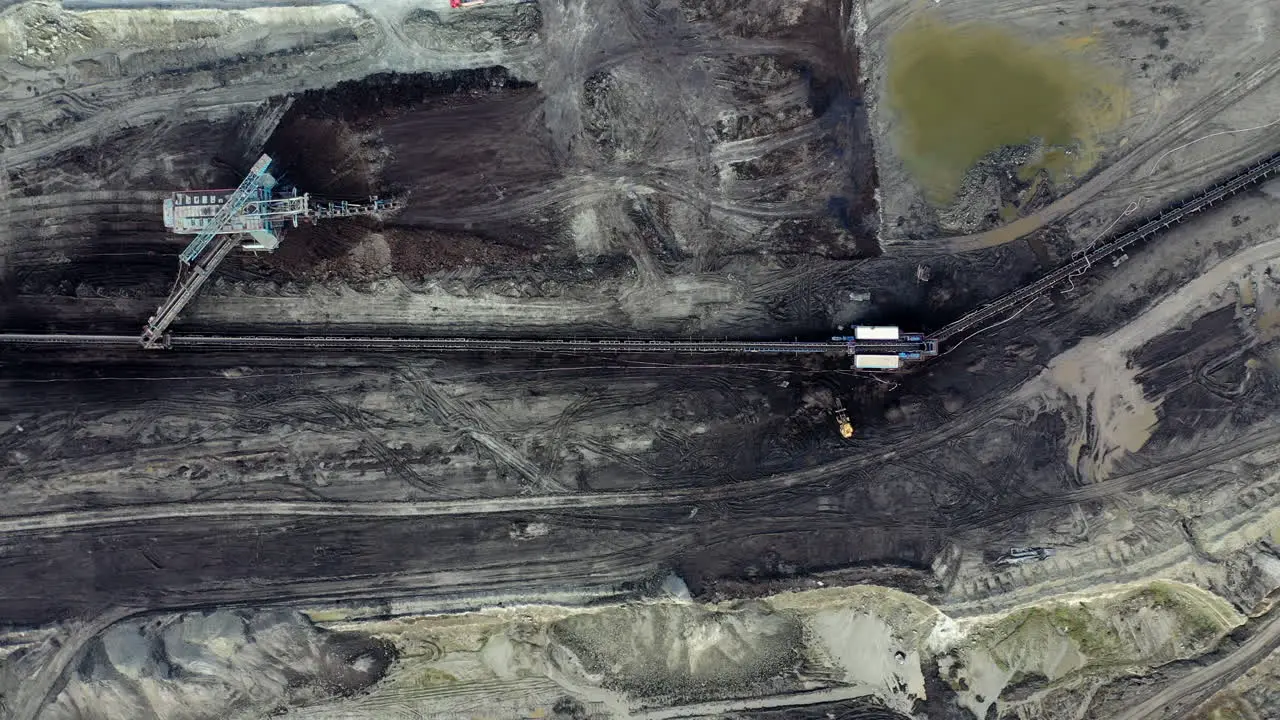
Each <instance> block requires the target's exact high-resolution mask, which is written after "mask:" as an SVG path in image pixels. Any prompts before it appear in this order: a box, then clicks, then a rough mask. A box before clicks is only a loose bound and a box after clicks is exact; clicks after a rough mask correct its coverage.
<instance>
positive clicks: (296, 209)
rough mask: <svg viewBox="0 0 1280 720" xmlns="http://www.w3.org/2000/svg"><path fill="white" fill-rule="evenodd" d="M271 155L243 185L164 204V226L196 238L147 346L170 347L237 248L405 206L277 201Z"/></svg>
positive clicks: (148, 332)
mask: <svg viewBox="0 0 1280 720" xmlns="http://www.w3.org/2000/svg"><path fill="white" fill-rule="evenodd" d="M270 167H271V157H270V156H269V155H263V156H262V157H260V158H258V160H257V162H255V163H254V164H253V167H251V168H249V173H248V174H247V175H246V176H245V178H244V180H242V181H241V182H240V185H239V187H237V188H236V189H235V190H232V191H230V193H229V194H228V192H227V191H225V190H196V191H186V192H176V193H174V194H173V197H171V198H169V199H168V200H165V202H164V221H165V226H166V227H169V228H171V229H172V230H173V231H174V232H176V233H194V234H195V238H193V239H192V240H191V242H190V243H189V244H188V245H187V247H186V248H185V249H184V250H183V251H182V254H181V255H179V256H178V257H179V260H180V263H179V265H178V279H177V281H176V282H175V283H174V286H173V290H172V291H171V292H170V294H169V297H168V299H166V300H165V302H164V304H163V305H161V306H160V307H159V308H158V309H157V310H156V313H155V314H154V315H152V316H151V317H150V318H148V319H147V324H146V326H145V327H144V328H143V330H142V338H141V342H142V346H143V347H144V348H160V347H167V346H168V340H167V335H166V331H167V330H168V329H169V326H170V325H172V324H173V323H174V321H176V320H177V319H178V314H179V313H180V312H181V311H182V309H183V308H185V307H186V306H187V303H189V302H191V300H192V299H193V298H195V296H196V293H197V292H199V290H200V288H201V286H203V285H204V283H205V282H206V281H208V279H209V278H210V277H211V276H212V275H213V272H214V271H215V270H216V269H217V267H218V265H219V264H221V263H222V261H223V260H224V259H226V257H227V255H229V254H230V253H231V251H232V250H234V249H236V248H237V247H241V248H244V249H246V250H265V251H268V252H270V251H272V250H275V249H276V247H277V246H278V245H279V244H280V237H279V234H278V233H279V231H280V230H281V229H282V228H283V227H284V226H285V225H286V224H287V223H292V224H293V225H294V227H297V225H298V219H299V218H307V219H311V220H316V219H321V218H334V217H350V216H353V215H374V216H377V215H383V214H386V213H389V212H391V211H393V210H397V209H399V208H400V207H401V205H402V203H401V202H400V201H398V200H392V201H387V200H379V199H377V198H371V199H370V201H369V202H368V203H348V202H341V203H330V202H324V203H316V204H314V205H313V204H312V203H311V199H310V196H309V195H298V194H297V193H296V192H293V193H290V194H287V195H284V196H281V197H273V192H274V190H275V187H276V179H275V178H274V177H272V176H271V174H270V173H269V172H268V170H269V169H270Z"/></svg>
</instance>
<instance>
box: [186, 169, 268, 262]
mask: <svg viewBox="0 0 1280 720" xmlns="http://www.w3.org/2000/svg"><path fill="white" fill-rule="evenodd" d="M270 166H271V157H270V156H269V155H263V156H262V157H260V158H258V161H257V162H255V163H254V164H253V167H251V168H249V174H248V175H246V176H245V178H244V180H243V181H241V183H240V187H238V188H236V189H235V192H233V193H231V197H230V198H228V199H227V201H226V203H224V204H223V205H222V207H221V208H220V209H219V210H218V212H217V214H215V215H214V216H213V218H212V219H211V220H210V221H209V223H208V226H207V227H206V228H205V229H204V230H202V231H201V232H200V233H199V234H198V235H196V237H195V239H194V240H192V241H191V242H190V244H188V245H187V247H186V249H185V250H183V251H182V254H181V255H179V256H178V258H179V259H180V260H181V261H182V262H183V264H185V265H190V264H191V263H193V262H195V259H196V258H197V257H199V256H200V253H201V252H202V251H204V249H205V248H206V247H208V245H209V242H210V241H211V240H213V238H214V237H216V236H218V235H220V234H222V230H223V228H224V227H226V225H227V224H228V223H229V222H230V221H231V219H232V218H233V217H235V216H236V215H237V214H238V213H239V212H240V211H241V210H243V209H244V206H245V205H246V204H248V202H249V201H250V200H253V199H254V198H255V196H258V195H260V191H261V190H263V184H264V181H265V182H269V186H268V187H267V188H266V190H267V192H270V190H271V187H272V186H274V185H275V180H274V179H270V176H269V175H267V168H268V167H270Z"/></svg>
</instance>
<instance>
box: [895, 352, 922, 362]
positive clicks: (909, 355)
mask: <svg viewBox="0 0 1280 720" xmlns="http://www.w3.org/2000/svg"><path fill="white" fill-rule="evenodd" d="M898 357H900V358H902V359H903V360H919V359H920V353H918V352H900V353H898Z"/></svg>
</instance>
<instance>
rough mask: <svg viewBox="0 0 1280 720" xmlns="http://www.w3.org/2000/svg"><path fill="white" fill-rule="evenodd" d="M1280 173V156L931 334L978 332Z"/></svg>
mask: <svg viewBox="0 0 1280 720" xmlns="http://www.w3.org/2000/svg"><path fill="white" fill-rule="evenodd" d="M1277 172H1280V154H1277V155H1273V156H1271V157H1270V158H1268V159H1266V160H1264V161H1262V162H1260V163H1258V164H1256V165H1252V166H1250V167H1248V168H1246V169H1245V170H1244V171H1243V172H1240V173H1238V174H1236V175H1235V176H1233V177H1232V178H1230V179H1228V180H1225V181H1223V182H1220V183H1218V184H1216V185H1214V186H1213V187H1210V188H1209V189H1207V190H1205V191H1204V192H1202V193H1200V194H1199V195H1196V196H1195V197H1193V198H1191V199H1189V200H1187V201H1186V202H1183V203H1180V204H1178V205H1175V206H1173V207H1171V208H1169V209H1167V210H1165V211H1164V212H1162V213H1160V214H1159V215H1157V216H1155V217H1154V218H1152V219H1150V220H1148V221H1146V222H1144V223H1142V224H1141V225H1139V226H1138V227H1136V228H1134V229H1133V230H1130V231H1129V232H1127V233H1124V234H1123V235H1121V236H1119V237H1117V238H1116V239H1114V240H1112V241H1110V242H1108V243H1105V244H1103V245H1101V246H1100V247H1098V248H1097V249H1095V250H1093V251H1092V252H1089V253H1086V254H1085V255H1082V256H1080V257H1079V258H1077V259H1076V260H1074V261H1072V262H1070V263H1067V264H1066V265H1063V266H1062V267H1059V268H1057V269H1056V270H1054V271H1053V272H1050V273H1049V274H1048V275H1045V276H1044V277H1042V278H1040V279H1038V280H1036V281H1034V282H1031V283H1028V284H1026V285H1023V286H1022V287H1020V288H1018V289H1017V290H1014V291H1012V292H1010V293H1009V294H1007V295H1004V296H1002V297H999V298H997V299H995V300H992V301H991V302H989V303H987V304H986V305H983V306H982V307H980V308H978V309H977V310H974V311H973V312H971V313H969V314H968V315H965V316H964V317H962V318H960V319H959V320H956V321H955V322H953V323H951V324H950V325H947V326H946V327H944V328H942V329H941V330H939V331H938V332H936V333H934V334H933V335H932V339H934V340H937V341H939V342H942V341H945V340H949V339H951V338H953V337H955V336H956V335H959V334H960V333H963V332H966V331H968V330H972V329H976V328H979V327H981V326H982V325H985V324H986V323H988V322H990V321H992V320H994V319H996V318H997V317H1000V316H1001V315H1004V314H1006V313H1009V312H1012V311H1014V310H1016V309H1018V308H1020V307H1022V306H1024V305H1026V304H1027V303H1029V302H1031V301H1032V300H1034V299H1036V298H1038V297H1040V296H1041V295H1043V294H1044V293H1046V292H1048V291H1049V289H1050V288H1052V287H1053V286H1055V285H1057V284H1058V283H1061V282H1064V281H1065V280H1066V279H1067V278H1069V277H1078V276H1079V275H1080V274H1082V273H1084V272H1086V271H1087V270H1089V268H1091V267H1093V266H1094V265H1096V264H1098V263H1099V262H1101V261H1102V260H1105V259H1106V258H1108V257H1110V256H1111V255H1114V254H1116V253H1118V252H1120V251H1121V250H1124V249H1125V248H1128V247H1129V246H1131V245H1133V244H1134V243H1137V242H1140V241H1142V240H1146V239H1147V238H1149V237H1151V236H1152V235H1155V234H1156V233H1158V232H1160V231H1162V230H1165V229H1167V228H1168V227H1169V226H1171V225H1176V224H1178V223H1180V222H1182V221H1183V220H1185V219H1186V218H1187V217H1189V216H1191V215H1194V214H1196V213H1198V212H1200V211H1201V210H1205V209H1207V208H1210V207H1212V206H1214V205H1216V204H1218V203H1220V202H1222V201H1223V200H1226V199H1227V198H1229V197H1231V196H1232V195H1235V194H1236V193H1238V192H1240V191H1241V190H1244V189H1246V188H1248V187H1251V186H1253V185H1256V184H1257V183H1260V182H1262V181H1263V180H1265V179H1267V178H1269V177H1271V176H1272V175H1274V174H1276V173H1277Z"/></svg>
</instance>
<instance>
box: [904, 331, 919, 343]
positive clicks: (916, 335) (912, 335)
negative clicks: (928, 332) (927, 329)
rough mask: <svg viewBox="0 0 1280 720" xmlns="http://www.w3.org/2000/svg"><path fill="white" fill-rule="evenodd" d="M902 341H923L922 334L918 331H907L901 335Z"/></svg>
mask: <svg viewBox="0 0 1280 720" xmlns="http://www.w3.org/2000/svg"><path fill="white" fill-rule="evenodd" d="M902 341H903V342H924V335H920V334H919V333H907V334H906V335H903V336H902Z"/></svg>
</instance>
